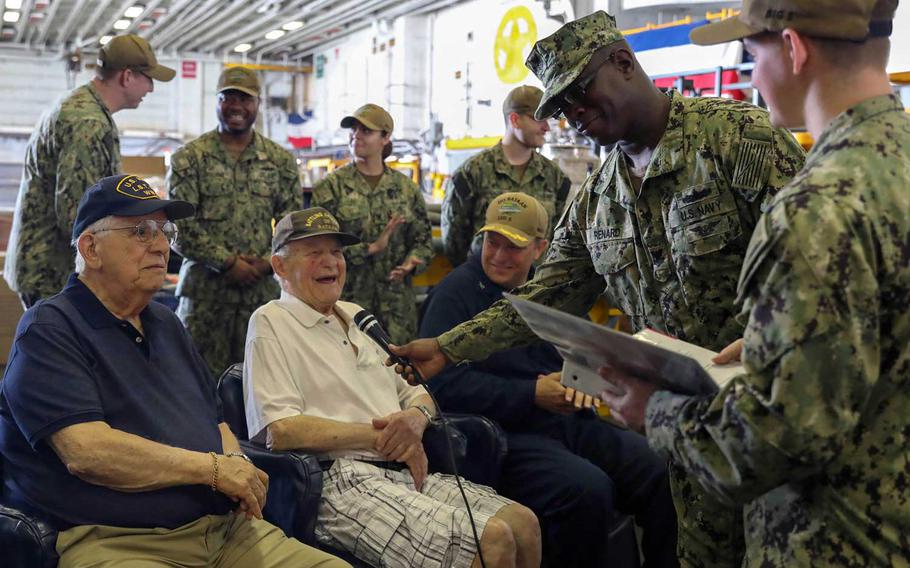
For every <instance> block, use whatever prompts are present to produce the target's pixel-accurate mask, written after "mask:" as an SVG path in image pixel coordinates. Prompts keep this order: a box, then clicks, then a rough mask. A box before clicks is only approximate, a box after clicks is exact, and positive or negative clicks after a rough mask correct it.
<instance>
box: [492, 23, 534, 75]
mask: <svg viewBox="0 0 910 568" xmlns="http://www.w3.org/2000/svg"><path fill="white" fill-rule="evenodd" d="M535 41H537V23H536V22H535V21H534V15H533V14H531V10H529V9H528V8H527V7H526V6H515V7H514V8H510V9H509V10H508V11H507V12H506V13H505V14H504V15H503V16H502V21H500V22H499V29H497V30H496V41H495V42H494V43H493V65H494V66H495V67H496V75H497V76H498V77H499V80H500V81H502V82H503V83H506V84H509V85H511V84H514V83H518V82H520V81H522V80H524V78H525V77H527V76H528V68H527V67H525V58H526V57H527V54H528V53H529V52H530V51H531V47H533V46H534V42H535Z"/></svg>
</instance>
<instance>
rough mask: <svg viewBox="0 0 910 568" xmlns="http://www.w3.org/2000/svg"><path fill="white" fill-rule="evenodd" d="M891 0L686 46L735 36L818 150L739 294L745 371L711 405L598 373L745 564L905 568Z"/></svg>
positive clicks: (899, 187)
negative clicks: (742, 548)
mask: <svg viewBox="0 0 910 568" xmlns="http://www.w3.org/2000/svg"><path fill="white" fill-rule="evenodd" d="M896 6H897V1H896V0H880V1H879V2H878V3H874V0H856V1H851V2H842V1H838V2H834V1H819V0H786V1H776V2H770V1H768V0H757V1H751V2H750V1H748V0H747V1H746V2H744V3H743V8H742V12H741V16H740V17H739V18H737V19H730V20H726V21H722V22H720V23H719V24H718V25H715V26H706V27H704V28H701V29H697V30H694V31H693V33H692V39H693V41H695V42H697V43H719V42H725V41H731V40H735V39H739V38H745V39H744V40H743V41H744V43H745V47H746V49H747V50H748V51H749V52H750V53H752V54H753V56H754V58H755V61H756V67H755V70H754V71H753V76H752V78H753V83H754V84H755V85H756V87H757V88H758V89H759V90H760V91H761V93H762V95H763V96H764V97H765V100H767V101H768V104H769V106H770V107H771V113H772V114H771V116H772V120H773V121H774V123H775V124H778V125H781V126H790V127H797V126H802V125H805V126H806V127H807V128H808V130H809V131H810V132H811V134H812V135H813V137H814V138H815V140H816V143H815V146H814V147H813V148H812V151H811V152H810V153H809V156H808V158H807V161H806V166H805V168H804V169H803V170H802V171H801V172H800V173H799V174H797V176H796V177H795V178H794V180H793V181H792V182H791V183H790V184H789V185H788V186H786V187H785V188H784V189H783V190H781V191H780V192H779V193H778V194H777V196H776V197H775V198H774V199H773V200H772V202H771V203H770V206H769V210H768V211H767V212H766V213H765V216H764V217H763V218H762V220H761V221H760V223H759V225H758V227H757V228H756V231H755V234H754V235H753V237H752V240H751V242H750V244H749V249H748V251H747V253H746V261H745V264H744V266H743V270H742V274H741V278H740V281H739V286H738V295H739V298H740V299H742V300H744V304H743V310H742V314H741V315H742V316H743V318H744V320H745V321H746V322H747V324H746V329H745V334H744V342H743V350H742V361H743V364H744V366H745V369H746V374H744V375H742V376H739V377H737V378H735V379H733V380H732V382H730V383H729V384H727V385H726V386H725V387H724V388H723V389H722V390H721V392H720V393H719V394H718V395H716V396H714V397H685V396H679V395H674V394H673V393H670V392H667V391H659V392H654V391H655V388H654V387H653V386H650V385H648V384H646V383H643V382H641V381H638V380H636V379H632V378H628V377H619V376H616V375H612V374H610V373H608V372H606V371H605V370H604V371H603V373H604V376H605V377H612V379H613V380H615V381H616V382H617V383H618V384H620V385H621V387H622V388H625V389H626V395H625V396H624V397H618V398H617V397H610V396H607V397H606V399H607V401H608V403H609V404H610V405H611V406H613V407H614V410H615V411H616V414H617V415H618V416H619V417H620V418H621V419H623V420H624V421H626V422H627V423H628V424H629V425H630V426H632V427H634V428H636V429H644V428H646V429H647V435H648V438H649V441H650V443H651V445H652V446H653V447H654V448H656V449H658V450H662V451H665V452H667V453H668V454H669V455H670V456H671V459H672V460H673V461H674V462H676V463H678V464H680V465H681V466H682V467H684V468H685V469H686V470H687V471H688V472H689V473H690V474H691V475H692V476H694V477H696V478H697V479H698V481H699V482H700V483H701V484H702V485H703V486H704V487H706V488H707V489H709V490H710V491H711V492H712V493H713V494H715V495H717V496H719V497H722V498H724V499H726V500H728V501H730V502H733V503H740V504H744V505H745V520H746V521H745V522H746V559H745V563H744V564H745V565H747V566H763V567H764V566H768V567H772V566H781V567H783V566H786V567H790V566H806V567H809V566H812V567H815V566H908V565H910V317H908V313H910V194H908V192H907V178H908V173H910V117H908V116H907V115H906V113H905V112H904V109H903V105H902V104H901V101H900V99H899V98H898V97H896V96H894V95H893V94H892V89H891V85H890V83H889V78H888V75H887V73H886V71H885V66H886V62H887V58H888V50H889V40H888V39H887V36H888V35H889V34H890V32H891V19H892V17H893V14H894V10H895V9H896Z"/></svg>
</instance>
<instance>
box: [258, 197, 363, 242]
mask: <svg viewBox="0 0 910 568" xmlns="http://www.w3.org/2000/svg"><path fill="white" fill-rule="evenodd" d="M319 235H334V236H336V237H338V240H340V241H341V244H342V245H344V246H348V245H356V244H358V243H360V239H358V238H357V237H355V236H354V235H352V234H350V233H344V232H342V231H341V225H339V224H338V220H337V219H335V217H333V216H332V214H331V213H329V212H328V211H326V210H325V209H323V208H322V207H310V208H309V209H303V210H302V211H293V212H291V213H288V214H287V215H285V216H284V217H283V218H282V219H281V221H278V224H276V225H275V236H274V237H272V252H273V253H275V252H278V249H280V248H281V247H283V246H284V245H286V244H288V243H289V242H291V241H299V240H300V239H306V238H308V237H316V236H319Z"/></svg>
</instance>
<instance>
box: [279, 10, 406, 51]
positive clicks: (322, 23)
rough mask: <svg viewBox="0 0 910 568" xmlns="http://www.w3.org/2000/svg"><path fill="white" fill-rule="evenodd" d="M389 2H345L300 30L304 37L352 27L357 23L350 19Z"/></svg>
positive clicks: (282, 43)
mask: <svg viewBox="0 0 910 568" xmlns="http://www.w3.org/2000/svg"><path fill="white" fill-rule="evenodd" d="M390 4H394V0H372V1H369V2H366V3H358V2H357V1H356V0H355V1H351V2H347V3H345V4H344V5H343V6H344V7H343V8H339V9H338V10H332V11H331V12H330V13H329V14H326V15H323V16H322V17H319V16H317V17H315V18H313V19H312V20H311V21H309V22H307V25H305V26H304V27H303V28H301V31H304V30H305V35H304V37H306V36H312V35H318V34H321V33H323V32H325V31H326V30H330V29H332V28H334V27H345V26H347V27H353V26H356V25H357V22H352V20H355V19H356V18H358V17H360V16H362V15H367V14H371V13H372V12H373V11H374V10H381V9H382V8H385V7H386V6H388V5H390ZM348 7H350V9H348ZM361 29H362V28H361ZM298 35H299V34H298ZM296 41H297V42H300V41H301V40H300V39H297V40H296ZM304 41H305V42H309V41H312V40H306V39H305V40H304ZM294 42H295V40H289V41H278V42H276V43H275V44H271V45H269V46H268V48H266V46H263V51H265V52H266V53H274V52H277V51H279V50H280V49H282V48H283V47H291V46H292V44H294Z"/></svg>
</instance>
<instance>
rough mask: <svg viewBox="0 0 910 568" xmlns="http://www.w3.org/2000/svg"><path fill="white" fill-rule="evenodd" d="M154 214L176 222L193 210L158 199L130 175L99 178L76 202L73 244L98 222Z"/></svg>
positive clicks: (145, 183) (155, 193)
mask: <svg viewBox="0 0 910 568" xmlns="http://www.w3.org/2000/svg"><path fill="white" fill-rule="evenodd" d="M156 211H164V213H165V215H167V218H168V219H169V220H171V221H176V220H177V219H184V218H186V217H192V216H193V214H194V213H195V212H196V208H195V207H193V205H192V204H191V203H188V202H186V201H180V200H178V199H161V198H160V197H159V196H158V192H157V191H155V190H154V189H152V186H150V185H149V184H148V182H146V181H145V180H144V179H142V178H139V177H136V176H133V175H123V174H121V175H117V176H110V177H106V178H101V179H100V180H98V183H96V184H95V185H93V186H92V187H90V188H88V189H87V190H86V191H85V194H84V195H83V196H82V199H81V200H80V201H79V209H77V210H76V222H75V223H74V224H73V240H75V239H77V238H79V235H81V234H82V231H84V230H86V229H87V228H88V227H89V225H91V224H92V223H94V222H95V221H97V220H99V219H103V218H105V217H109V216H111V215H122V216H124V217H135V216H138V215H148V214H150V213H154V212H156Z"/></svg>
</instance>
